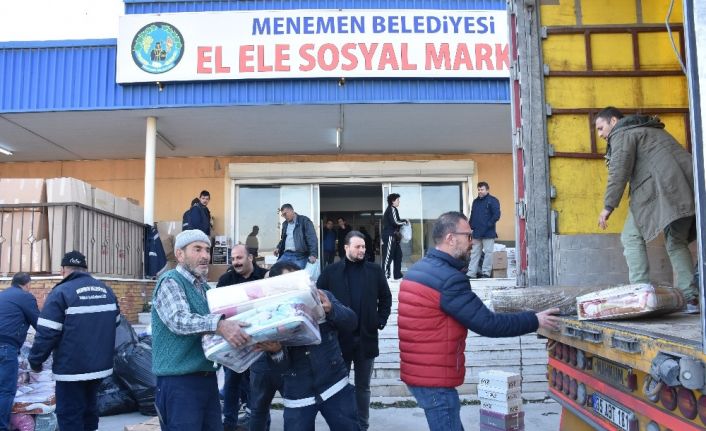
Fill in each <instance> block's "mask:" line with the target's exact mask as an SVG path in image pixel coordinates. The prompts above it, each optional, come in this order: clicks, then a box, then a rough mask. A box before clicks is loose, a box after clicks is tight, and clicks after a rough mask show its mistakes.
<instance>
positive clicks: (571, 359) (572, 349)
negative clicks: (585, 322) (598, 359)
mask: <svg viewBox="0 0 706 431" xmlns="http://www.w3.org/2000/svg"><path fill="white" fill-rule="evenodd" d="M569 363H570V364H571V365H573V366H574V367H575V366H576V347H570V348H569Z"/></svg>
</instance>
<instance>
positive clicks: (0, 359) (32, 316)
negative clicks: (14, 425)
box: [0, 272, 39, 431]
mask: <svg viewBox="0 0 706 431" xmlns="http://www.w3.org/2000/svg"><path fill="white" fill-rule="evenodd" d="M31 281H32V279H31V278H30V276H29V274H27V273H26V272H18V273H17V274H15V275H14V276H13V277H12V284H11V285H10V287H8V288H7V289H5V290H3V291H2V292H0V431H7V430H9V429H10V412H11V411H12V404H14V401H15V392H17V373H18V366H17V355H18V354H19V351H20V348H21V347H22V344H24V342H25V339H26V338H27V330H28V329H29V326H30V325H32V327H33V328H35V329H36V327H37V318H38V317H39V308H37V300H36V299H34V296H32V294H31V293H29V292H27V289H29V285H30V283H31Z"/></svg>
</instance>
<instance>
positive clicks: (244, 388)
mask: <svg viewBox="0 0 706 431" xmlns="http://www.w3.org/2000/svg"><path fill="white" fill-rule="evenodd" d="M230 257H231V263H232V266H231V267H230V268H228V271H226V273H225V274H223V275H221V277H220V278H219V279H218V284H216V287H222V286H230V285H231V284H239V283H245V282H247V281H254V280H262V279H263V278H265V274H267V270H265V269H263V268H260V267H259V266H257V265H256V264H255V263H254V262H253V255H252V254H250V252H249V251H248V249H247V247H246V246H244V245H243V244H238V245H236V246H235V247H233V249H232V250H231V252H230ZM224 371H225V380H224V382H223V429H224V430H225V431H228V430H237V429H238V428H239V427H242V428H245V426H244V424H243V423H240V424H239V423H238V411H239V410H240V405H239V403H238V399H239V397H240V395H241V393H244V395H246V396H244V397H243V398H244V399H243V402H248V404H249V398H250V385H249V378H248V375H247V373H248V371H245V372H243V373H236V372H235V371H233V370H231V369H230V368H227V367H224ZM241 383H242V384H241Z"/></svg>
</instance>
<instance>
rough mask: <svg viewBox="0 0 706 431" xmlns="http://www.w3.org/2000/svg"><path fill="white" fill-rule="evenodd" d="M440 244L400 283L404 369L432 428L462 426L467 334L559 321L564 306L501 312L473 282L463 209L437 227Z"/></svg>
mask: <svg viewBox="0 0 706 431" xmlns="http://www.w3.org/2000/svg"><path fill="white" fill-rule="evenodd" d="M432 238H433V240H434V244H435V247H434V248H433V249H431V250H429V252H428V253H427V254H426V256H424V258H423V259H421V260H420V261H418V262H417V263H416V264H414V265H413V266H412V267H411V268H410V270H409V271H408V272H407V274H406V275H405V277H404V279H403V280H402V284H401V285H400V293H399V310H398V316H399V317H398V327H399V339H400V359H401V363H400V375H401V378H402V381H404V382H405V383H406V384H407V387H408V388H409V390H410V392H411V393H412V395H414V398H416V400H417V404H419V406H420V407H421V408H423V409H424V414H425V415H426V417H427V423H428V424H429V429H430V430H431V431H437V430H438V431H462V430H463V426H462V425H461V404H460V400H459V398H458V392H457V391H456V387H457V386H459V385H461V384H462V383H463V378H464V375H465V374H466V366H465V363H466V358H465V355H464V351H465V350H466V335H467V333H468V330H469V329H470V330H472V331H473V332H476V333H478V334H480V335H483V336H486V337H516V336H519V335H523V334H527V333H530V332H534V331H536V330H537V328H540V327H541V328H550V329H556V328H557V324H558V318H557V317H556V316H553V314H557V313H558V312H559V309H556V308H553V309H549V310H546V311H542V312H540V313H534V312H531V311H529V312H522V313H511V314H495V313H493V312H492V311H490V310H488V309H487V308H486V307H485V305H483V301H481V300H480V298H478V297H477V296H476V294H475V293H473V291H472V290H471V286H470V284H469V281H468V279H467V278H466V274H465V272H464V271H465V269H466V268H467V266H468V256H469V253H470V250H471V229H470V227H469V225H468V219H466V216H464V215H463V214H461V213H459V212H455V211H452V212H447V213H444V214H442V215H441V216H440V217H439V218H438V219H437V220H436V222H434V227H433V228H432Z"/></svg>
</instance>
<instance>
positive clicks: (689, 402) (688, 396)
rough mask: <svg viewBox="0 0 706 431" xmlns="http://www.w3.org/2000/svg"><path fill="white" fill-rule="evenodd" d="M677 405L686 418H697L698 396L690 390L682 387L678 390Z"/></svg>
mask: <svg viewBox="0 0 706 431" xmlns="http://www.w3.org/2000/svg"><path fill="white" fill-rule="evenodd" d="M677 405H678V406H679V411H680V412H681V414H683V415H684V417H685V418H687V419H695V418H696V414H697V407H696V396H694V393H693V392H691V391H690V390H689V389H687V388H685V387H683V386H682V387H680V388H679V389H678V390H677Z"/></svg>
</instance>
